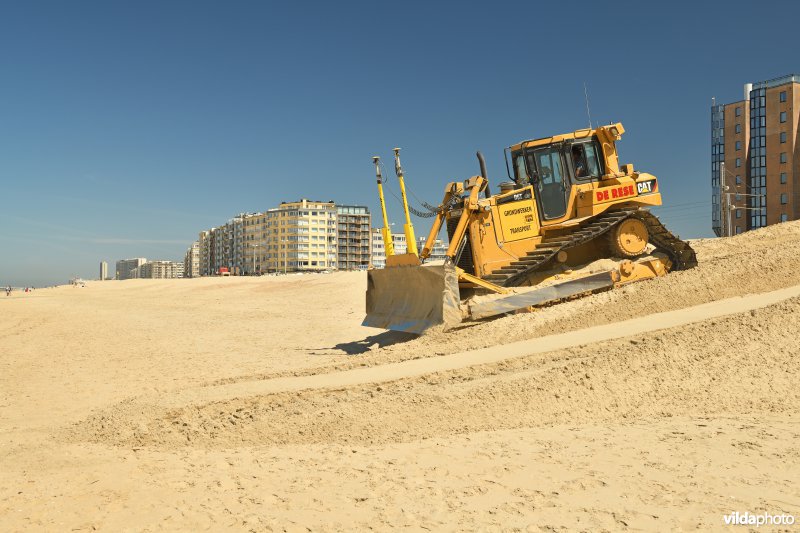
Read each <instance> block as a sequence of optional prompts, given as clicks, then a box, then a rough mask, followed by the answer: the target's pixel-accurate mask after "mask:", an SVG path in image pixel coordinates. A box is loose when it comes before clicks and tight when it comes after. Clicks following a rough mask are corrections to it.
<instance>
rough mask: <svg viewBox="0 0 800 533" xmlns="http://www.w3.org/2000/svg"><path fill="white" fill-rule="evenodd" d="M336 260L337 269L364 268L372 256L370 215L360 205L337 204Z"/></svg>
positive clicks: (367, 265)
mask: <svg viewBox="0 0 800 533" xmlns="http://www.w3.org/2000/svg"><path fill="white" fill-rule="evenodd" d="M336 224H337V227H338V234H337V236H338V242H337V243H336V245H337V260H338V262H339V264H338V268H339V270H366V269H367V268H369V264H370V260H371V258H372V249H371V243H370V233H371V231H370V230H371V227H372V217H371V215H370V214H369V209H368V208H367V207H364V206H360V205H337V206H336Z"/></svg>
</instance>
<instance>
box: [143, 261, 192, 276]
mask: <svg viewBox="0 0 800 533" xmlns="http://www.w3.org/2000/svg"><path fill="white" fill-rule="evenodd" d="M139 277H140V278H145V279H174V278H182V277H183V263H182V262H180V261H148V262H146V263H145V264H143V265H141V266H140V267H139Z"/></svg>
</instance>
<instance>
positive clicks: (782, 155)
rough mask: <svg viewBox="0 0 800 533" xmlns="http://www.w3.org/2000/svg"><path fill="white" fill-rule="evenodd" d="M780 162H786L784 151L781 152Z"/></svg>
mask: <svg viewBox="0 0 800 533" xmlns="http://www.w3.org/2000/svg"><path fill="white" fill-rule="evenodd" d="M781 163H786V152H781Z"/></svg>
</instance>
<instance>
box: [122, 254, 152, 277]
mask: <svg viewBox="0 0 800 533" xmlns="http://www.w3.org/2000/svg"><path fill="white" fill-rule="evenodd" d="M146 262H147V259H145V258H144V257H136V258H134V259H120V260H119V261H117V270H116V275H115V276H114V277H115V278H116V279H135V278H138V277H139V267H141V266H142V265H143V264H145V263H146Z"/></svg>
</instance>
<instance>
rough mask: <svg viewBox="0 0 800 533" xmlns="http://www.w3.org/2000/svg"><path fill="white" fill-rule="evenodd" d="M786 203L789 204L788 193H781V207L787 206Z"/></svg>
mask: <svg viewBox="0 0 800 533" xmlns="http://www.w3.org/2000/svg"><path fill="white" fill-rule="evenodd" d="M786 202H787V199H786V193H785V192H782V193H781V205H786Z"/></svg>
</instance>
